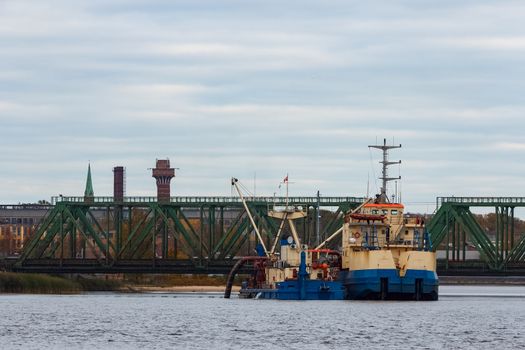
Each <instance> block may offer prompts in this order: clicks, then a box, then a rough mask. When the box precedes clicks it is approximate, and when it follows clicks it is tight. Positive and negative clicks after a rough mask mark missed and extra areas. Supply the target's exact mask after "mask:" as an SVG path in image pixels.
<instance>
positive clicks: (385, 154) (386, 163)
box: [368, 139, 401, 203]
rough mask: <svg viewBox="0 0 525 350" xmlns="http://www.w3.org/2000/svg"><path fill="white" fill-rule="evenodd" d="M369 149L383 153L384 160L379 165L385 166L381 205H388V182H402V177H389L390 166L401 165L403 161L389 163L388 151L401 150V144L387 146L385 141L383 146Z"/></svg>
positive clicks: (373, 146) (382, 177)
mask: <svg viewBox="0 0 525 350" xmlns="http://www.w3.org/2000/svg"><path fill="white" fill-rule="evenodd" d="M368 148H376V149H380V150H382V151H383V160H382V161H380V162H379V163H381V164H383V171H382V176H381V177H380V179H381V180H383V185H382V187H381V194H380V195H379V203H387V202H388V196H387V195H386V184H387V182H388V181H394V180H400V179H401V176H398V177H388V166H389V165H393V164H401V161H400V160H399V161H397V162H390V161H388V150H390V149H393V148H401V144H400V145H399V146H394V145H391V146H387V144H386V139H383V144H382V145H370V146H368Z"/></svg>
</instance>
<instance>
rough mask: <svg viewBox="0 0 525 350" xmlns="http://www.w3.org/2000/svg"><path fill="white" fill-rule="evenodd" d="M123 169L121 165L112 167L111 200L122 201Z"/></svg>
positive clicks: (123, 190)
mask: <svg viewBox="0 0 525 350" xmlns="http://www.w3.org/2000/svg"><path fill="white" fill-rule="evenodd" d="M124 176H125V169H124V167H123V166H116V167H114V168H113V201H115V202H123V201H124V194H125V182H124V181H125V180H124Z"/></svg>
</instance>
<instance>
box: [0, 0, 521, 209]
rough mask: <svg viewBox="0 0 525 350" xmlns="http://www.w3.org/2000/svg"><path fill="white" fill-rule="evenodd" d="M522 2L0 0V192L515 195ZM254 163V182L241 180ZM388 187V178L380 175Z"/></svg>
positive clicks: (3, 195) (421, 203)
mask: <svg viewBox="0 0 525 350" xmlns="http://www.w3.org/2000/svg"><path fill="white" fill-rule="evenodd" d="M523 18H525V2H523V1H482V0H476V1H468V0H466V1H447V0H444V1H421V0H414V1H408V0H407V1H392V0H389V1H337V0H334V1H311V0H302V1H273V0H265V1H244V0H238V1H233V0H232V1H216V0H213V1H211V0H210V1H205V0H203V1H199V0H191V1H171V0H169V1H168V0H165V1H162V0H157V1H151V0H149V1H139V0H126V1H124V0H90V1H73V0H56V1H53V0H45V1H44V0H38V1H37V0H35V1H26V0H0V127H1V134H0V203H11V204H12V203H28V202H35V201H37V200H40V199H46V200H49V199H50V197H51V196H56V195H58V194H63V195H72V196H75V195H82V194H83V191H84V186H85V180H86V171H87V166H88V163H90V164H91V169H92V174H93V185H94V190H95V195H100V196H103V195H112V176H113V174H112V168H113V167H114V166H117V165H122V166H125V167H126V172H127V179H126V193H127V195H129V196H151V195H155V194H156V189H155V181H154V179H153V178H151V168H152V167H154V165H155V159H157V158H159V159H160V158H166V157H168V158H169V159H170V161H171V164H172V166H174V167H176V168H178V169H177V170H176V172H177V177H176V178H175V179H174V180H173V181H172V195H228V196H229V195H231V194H232V191H231V186H230V178H231V177H232V176H234V177H237V178H239V179H240V181H241V182H242V183H243V184H244V185H245V186H246V187H248V188H251V189H253V188H254V187H255V191H256V194H257V195H270V196H271V195H273V194H274V193H276V194H277V195H279V193H281V194H284V193H283V192H282V191H283V189H282V188H281V189H280V190H279V188H278V186H279V182H281V181H282V180H283V178H284V177H285V176H286V174H289V181H290V195H308V196H310V195H311V196H313V195H315V193H316V191H317V190H319V191H320V192H321V195H323V196H364V195H366V191H367V183H368V182H369V183H370V192H371V193H373V192H376V191H378V187H379V186H380V181H378V180H375V178H377V177H378V176H379V175H380V164H379V163H378V162H379V160H380V157H381V154H380V152H379V151H375V150H370V149H369V148H368V147H367V146H368V145H371V144H374V143H376V142H380V143H381V142H382V140H383V138H386V139H387V142H388V143H395V144H402V146H403V147H402V148H401V149H399V150H394V151H392V152H391V159H392V160H399V159H401V160H402V164H401V166H394V167H392V169H391V175H393V176H399V175H401V176H402V180H401V182H400V183H399V184H398V188H399V189H400V191H401V193H402V199H403V201H404V202H405V203H406V204H407V206H408V208H409V209H411V210H414V211H426V212H432V211H433V210H434V209H435V207H434V205H433V204H432V203H435V200H436V197H437V196H452V195H454V196H523V195H524V190H523V180H524V176H525V157H524V152H525V65H524V64H523V62H525V24H523ZM254 179H256V180H255V184H256V186H254ZM389 192H390V193H392V192H393V186H391V188H389Z"/></svg>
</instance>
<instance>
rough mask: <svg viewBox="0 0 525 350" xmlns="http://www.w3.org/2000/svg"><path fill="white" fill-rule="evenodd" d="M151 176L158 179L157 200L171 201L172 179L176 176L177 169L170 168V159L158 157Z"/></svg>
mask: <svg viewBox="0 0 525 350" xmlns="http://www.w3.org/2000/svg"><path fill="white" fill-rule="evenodd" d="M151 176H153V177H154V178H155V179H156V180H157V200H158V201H159V202H169V201H170V181H171V179H172V178H173V177H175V169H173V168H170V160H169V159H157V166H156V167H155V168H153V171H152V174H151Z"/></svg>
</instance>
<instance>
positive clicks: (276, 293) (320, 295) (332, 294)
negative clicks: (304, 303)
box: [239, 280, 346, 300]
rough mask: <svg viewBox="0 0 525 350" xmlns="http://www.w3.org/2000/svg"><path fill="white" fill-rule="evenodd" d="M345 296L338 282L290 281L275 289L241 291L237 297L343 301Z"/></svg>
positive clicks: (281, 283)
mask: <svg viewBox="0 0 525 350" xmlns="http://www.w3.org/2000/svg"><path fill="white" fill-rule="evenodd" d="M301 282H302V283H303V286H302V287H303V288H301ZM345 294H346V292H345V288H344V286H343V284H342V283H341V282H340V281H320V280H304V281H300V280H290V281H284V282H280V283H278V284H277V288H276V289H251V288H250V289H241V290H240V293H239V296H240V297H241V298H259V299H277V300H343V299H344V298H345Z"/></svg>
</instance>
